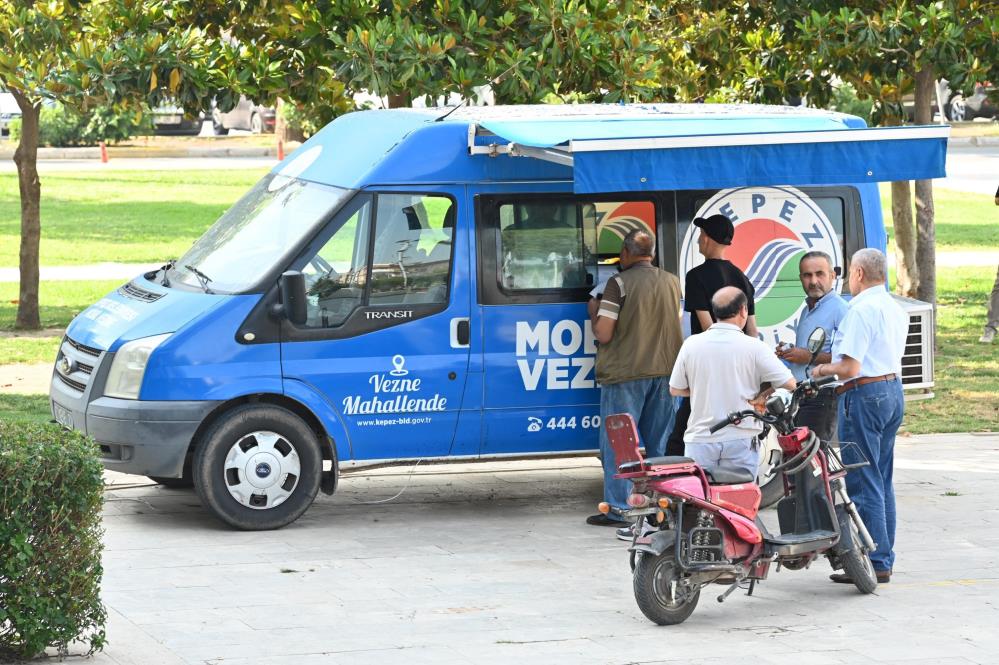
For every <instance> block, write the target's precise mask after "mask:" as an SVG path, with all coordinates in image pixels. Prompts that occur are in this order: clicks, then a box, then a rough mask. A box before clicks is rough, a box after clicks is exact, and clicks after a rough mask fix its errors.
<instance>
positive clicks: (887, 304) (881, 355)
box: [812, 249, 909, 584]
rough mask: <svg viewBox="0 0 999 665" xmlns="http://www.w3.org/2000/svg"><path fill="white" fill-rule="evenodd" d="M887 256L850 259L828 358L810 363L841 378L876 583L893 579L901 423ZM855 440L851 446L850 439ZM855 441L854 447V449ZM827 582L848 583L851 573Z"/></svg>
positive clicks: (846, 451)
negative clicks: (846, 301)
mask: <svg viewBox="0 0 999 665" xmlns="http://www.w3.org/2000/svg"><path fill="white" fill-rule="evenodd" d="M887 277H888V262H887V259H886V258H885V255H884V254H882V253H881V252H879V251H878V250H876V249H861V250H859V251H858V252H856V253H855V254H854V255H853V259H852V261H851V263H850V275H849V279H850V292H851V293H852V294H853V300H851V301H850V307H849V310H848V311H847V313H846V317H844V319H843V321H842V323H841V324H840V328H839V335H837V338H836V340H835V341H834V342H833V347H832V362H831V363H827V364H821V365H816V366H815V367H814V368H813V369H812V376H815V377H817V376H826V375H830V374H837V375H839V377H840V378H841V379H847V380H846V381H845V382H844V383H843V385H842V386H840V387H839V388H837V389H836V392H837V393H838V394H839V395H840V400H839V439H840V441H841V442H843V443H842V448H841V455H842V458H843V462H844V463H846V464H848V465H849V464H856V463H858V462H862V461H863V458H861V456H860V454H859V453H863V455H864V456H865V457H866V458H867V460H868V461H869V462H870V464H869V465H867V466H863V467H859V468H856V469H851V470H850V472H849V474H847V476H846V485H847V489H848V491H849V493H850V496H851V497H852V498H853V500H854V502H855V503H856V504H857V509H858V510H859V512H860V516H861V518H862V519H863V520H864V524H865V525H866V526H867V530H868V531H869V532H870V534H871V538H873V539H874V542H875V543H876V544H877V549H875V550H874V551H873V552H871V553H870V554H871V563H873V564H874V572H875V573H876V574H877V578H878V582H882V583H884V582H888V581H889V580H890V579H891V572H892V566H893V565H894V563H895V552H894V545H895V489H894V487H893V485H892V473H893V468H894V459H895V458H894V452H895V433H896V432H897V431H898V428H899V426H900V425H901V424H902V414H903V410H904V401H903V399H902V354H903V353H904V351H905V338H906V335H907V334H908V329H909V317H908V316H907V315H906V313H905V311H904V310H903V309H902V308H901V307H900V306H899V305H898V303H896V302H895V300H894V299H893V298H892V297H891V295H890V294H889V293H888V291H887V290H886V288H885V282H886V280H887ZM846 442H853V443H855V444H856V446H848V445H846ZM858 448H859V452H858V450H857V449H858ZM832 579H833V581H835V582H843V583H848V584H852V583H853V580H852V579H851V578H850V576H849V575H846V574H838V575H833V576H832Z"/></svg>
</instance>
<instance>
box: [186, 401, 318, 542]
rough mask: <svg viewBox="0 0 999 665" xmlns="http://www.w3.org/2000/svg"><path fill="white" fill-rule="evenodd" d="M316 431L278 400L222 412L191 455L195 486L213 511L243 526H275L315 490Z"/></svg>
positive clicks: (303, 506) (294, 515) (297, 513)
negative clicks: (284, 407)
mask: <svg viewBox="0 0 999 665" xmlns="http://www.w3.org/2000/svg"><path fill="white" fill-rule="evenodd" d="M321 474H322V453H321V452H320V449H319V441H318V439H317V437H316V434H315V432H313V431H312V429H311V428H310V427H309V426H308V425H307V424H305V422H304V421H303V420H302V419H301V418H299V417H298V416H296V415H295V414H293V413H291V412H290V411H288V410H286V409H283V408H281V407H278V406H271V405H259V404H247V405H243V406H240V407H237V408H235V409H233V410H232V411H230V412H228V413H226V414H225V415H223V416H222V417H221V418H220V419H219V420H218V421H217V422H216V423H215V424H214V425H213V426H212V427H211V428H210V429H209V430H208V432H206V434H205V436H204V438H203V439H202V442H201V445H199V446H198V450H197V452H196V453H195V457H194V480H195V489H196V490H197V492H198V496H199V497H201V500H202V502H203V503H204V504H205V506H206V507H207V508H208V510H209V512H211V513H212V514H213V515H214V516H215V517H217V518H219V519H220V520H222V521H223V522H225V523H226V524H228V525H229V526H232V527H234V528H237V529H242V530H245V531H264V530H268V529H280V528H281V527H283V526H286V525H288V524H291V523H292V522H294V521H295V520H296V519H298V518H299V517H301V515H302V513H304V512H305V511H306V510H307V509H308V507H309V506H310V505H312V502H313V500H314V499H315V498H316V493H317V492H318V491H319V482H320V477H321Z"/></svg>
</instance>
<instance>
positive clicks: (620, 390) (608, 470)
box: [600, 376, 674, 518]
mask: <svg viewBox="0 0 999 665" xmlns="http://www.w3.org/2000/svg"><path fill="white" fill-rule="evenodd" d="M615 413H630V414H631V417H632V418H634V419H635V423H636V424H637V425H638V434H639V436H640V437H641V441H642V444H643V445H644V446H645V456H646V457H659V456H661V455H662V454H663V452H664V451H665V450H666V438H667V437H668V436H669V433H670V431H671V430H672V429H673V414H674V408H673V398H672V397H671V396H670V394H669V377H668V376H657V377H656V378H654V379H637V380H635V381H624V382H623V383H614V384H611V385H605V386H600V420H601V422H606V421H607V416H609V415H612V414H615ZM600 459H601V461H602V462H603V466H604V501H606V502H607V503H609V504H610V505H612V506H614V507H615V508H627V507H628V494H629V493H630V492H631V481H630V480H615V479H614V478H613V477H612V476H613V475H614V474H615V473H617V465H616V463H615V460H614V449H613V448H611V445H610V439H608V438H607V428H606V427H601V428H600ZM609 517H611V518H613V517H614V515H613V514H611V515H609Z"/></svg>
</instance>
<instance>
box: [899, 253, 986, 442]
mask: <svg viewBox="0 0 999 665" xmlns="http://www.w3.org/2000/svg"><path fill="white" fill-rule="evenodd" d="M994 280H995V267H988V268H981V267H971V268H946V269H940V270H939V271H938V272H937V289H938V293H939V297H938V307H937V353H936V359H935V360H936V365H935V367H934V379H935V382H936V386H935V388H934V392H935V394H936V396H935V397H934V398H933V399H928V400H921V401H918V402H909V403H907V404H906V414H905V422H904V424H903V428H904V430H905V431H907V432H912V433H913V434H925V433H929V432H975V431H992V432H995V431H999V345H996V344H993V345H985V344H979V343H978V338H979V336H981V334H982V326H983V325H984V323H985V311H986V307H987V298H988V295H989V293H990V292H991V291H992V284H993V282H994Z"/></svg>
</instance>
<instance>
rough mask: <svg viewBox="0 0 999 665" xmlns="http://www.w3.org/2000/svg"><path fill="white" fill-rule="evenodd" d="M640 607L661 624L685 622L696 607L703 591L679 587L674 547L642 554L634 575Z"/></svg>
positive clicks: (650, 618) (668, 624)
mask: <svg viewBox="0 0 999 665" xmlns="http://www.w3.org/2000/svg"><path fill="white" fill-rule="evenodd" d="M633 582H634V588H635V600H636V601H637V602H638V609H640V610H642V614H644V615H645V616H646V617H648V618H649V620H650V621H653V622H654V623H657V624H659V625H660V626H672V625H674V624H678V623H683V622H684V621H686V620H687V617H689V616H690V615H691V613H693V611H694V608H695V607H697V601H698V599H699V598H700V596H701V590H700V589H699V588H698V589H694V590H693V591H690V590H689V589H686V588H682V587H680V579H679V576H678V575H677V574H676V561H675V560H674V556H673V548H670V549H668V550H666V551H665V552H663V553H662V554H660V555H658V556H656V555H654V554H648V553H642V554H641V555H640V556H639V557H638V561H637V563H636V565H635V574H634V578H633Z"/></svg>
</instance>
